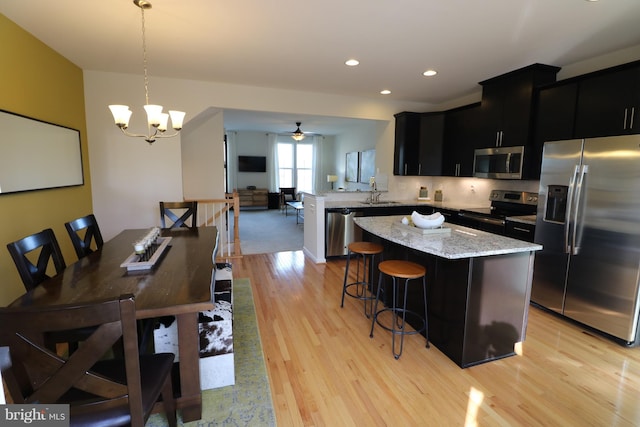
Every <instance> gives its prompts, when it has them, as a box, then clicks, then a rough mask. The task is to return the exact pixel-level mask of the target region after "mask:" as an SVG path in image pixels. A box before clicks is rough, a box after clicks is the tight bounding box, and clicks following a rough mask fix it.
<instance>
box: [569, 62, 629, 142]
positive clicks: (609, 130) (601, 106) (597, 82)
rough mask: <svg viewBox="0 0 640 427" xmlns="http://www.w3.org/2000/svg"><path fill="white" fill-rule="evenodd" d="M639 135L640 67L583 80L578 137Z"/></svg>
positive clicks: (580, 85)
mask: <svg viewBox="0 0 640 427" xmlns="http://www.w3.org/2000/svg"><path fill="white" fill-rule="evenodd" d="M635 133H640V64H638V62H635V63H632V64H628V65H626V66H621V67H615V68H612V69H609V70H605V71H604V72H599V73H594V74H591V75H587V76H586V77H584V78H583V79H581V80H580V83H579V92H578V103H577V109H576V127H575V137H577V138H590V137H599V136H613V135H626V134H635Z"/></svg>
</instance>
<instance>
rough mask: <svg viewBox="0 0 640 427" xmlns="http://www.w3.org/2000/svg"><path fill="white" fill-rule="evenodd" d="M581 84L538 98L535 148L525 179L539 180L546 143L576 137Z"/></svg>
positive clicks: (549, 90)
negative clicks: (579, 87)
mask: <svg viewBox="0 0 640 427" xmlns="http://www.w3.org/2000/svg"><path fill="white" fill-rule="evenodd" d="M577 98H578V82H576V81H569V82H561V83H557V84H555V85H551V86H547V87H544V88H540V89H539V90H538V91H537V96H536V100H537V102H536V112H535V115H534V122H535V128H534V135H533V146H532V149H531V150H530V151H531V153H530V154H531V155H530V162H529V163H528V169H525V175H526V176H527V178H530V179H539V178H540V166H541V164H542V150H543V148H544V143H545V142H546V141H559V140H563V139H571V138H573V135H574V123H575V116H576V100H577Z"/></svg>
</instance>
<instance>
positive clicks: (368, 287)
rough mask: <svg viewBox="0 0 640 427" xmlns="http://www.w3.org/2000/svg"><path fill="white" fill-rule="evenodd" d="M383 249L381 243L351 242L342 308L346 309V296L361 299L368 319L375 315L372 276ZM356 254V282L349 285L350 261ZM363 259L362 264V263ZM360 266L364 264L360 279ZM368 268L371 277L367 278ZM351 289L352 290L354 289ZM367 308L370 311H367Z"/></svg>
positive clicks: (345, 271)
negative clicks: (375, 262) (376, 258)
mask: <svg viewBox="0 0 640 427" xmlns="http://www.w3.org/2000/svg"><path fill="white" fill-rule="evenodd" d="M383 249H384V248H383V247H382V245H381V244H379V243H372V242H351V243H349V246H348V251H347V266H346V268H345V270H344V283H343V285H342V302H341V303H340V307H344V296H345V294H346V295H349V296H350V297H353V298H356V299H360V300H363V301H364V315H365V316H367V318H369V317H371V313H373V300H374V295H373V283H372V282H371V276H372V275H373V261H374V258H375V256H376V255H378V254H381V253H382V251H383ZM352 254H356V280H355V282H351V283H348V281H349V261H350V259H351V255H352ZM360 259H362V262H360ZM360 264H362V278H361V277H360ZM367 266H368V268H369V277H368V278H367ZM354 287H355V290H354V289H350V288H354ZM367 306H369V309H368V310H367Z"/></svg>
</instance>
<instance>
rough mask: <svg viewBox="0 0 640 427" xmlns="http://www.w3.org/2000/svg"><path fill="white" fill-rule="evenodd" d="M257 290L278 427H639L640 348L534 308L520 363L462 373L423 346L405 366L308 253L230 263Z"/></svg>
mask: <svg viewBox="0 0 640 427" xmlns="http://www.w3.org/2000/svg"><path fill="white" fill-rule="evenodd" d="M233 274H234V276H235V277H248V278H250V280H251V283H252V286H253V292H254V298H255V302H256V310H257V315H258V324H259V328H260V334H261V338H262V345H263V349H264V354H265V360H266V363H267V369H268V372H269V379H270V382H271V391H272V395H273V400H274V405H275V412H276V418H277V422H278V425H279V426H302V425H304V426H350V425H352V426H374V425H378V426H384V425H386V426H418V425H420V426H425V425H430V426H431V425H433V426H447V425H450V426H515V425H523V426H524V425H526V426H614V425H615V426H637V425H640V349H627V348H623V347H620V346H618V345H616V344H614V343H612V342H610V341H608V340H606V339H604V338H601V337H599V336H594V335H592V334H590V333H587V332H586V331H584V330H583V329H581V328H579V327H577V326H574V325H572V324H569V323H568V322H565V321H561V320H559V319H557V318H555V317H554V316H552V315H550V314H548V313H545V312H542V311H540V310H538V309H536V308H534V307H531V308H530V310H529V313H530V315H529V326H528V332H527V339H526V341H525V342H524V345H523V350H522V355H521V356H514V357H509V358H506V359H502V360H499V361H494V362H490V363H485V364H482V365H479V366H475V367H471V368H467V369H460V368H459V367H458V366H457V365H455V364H454V363H453V362H451V361H450V360H449V359H448V358H447V357H446V356H444V355H443V354H442V353H441V352H440V351H439V350H438V349H437V348H436V347H435V346H431V348H430V349H426V348H424V344H425V342H424V338H423V337H422V336H416V335H413V336H409V337H407V338H406V340H405V349H404V353H403V355H402V357H401V358H400V360H394V358H393V356H392V355H391V349H390V344H391V337H390V335H389V333H388V332H386V331H383V330H382V329H380V328H377V329H376V331H375V335H374V338H373V339H371V338H369V328H370V323H369V321H368V320H367V319H366V318H365V317H364V315H363V313H362V305H361V303H360V302H359V301H356V300H353V299H350V298H347V301H345V306H344V308H340V296H341V290H342V288H341V287H342V280H343V274H344V261H343V260H338V261H330V262H328V263H327V264H314V263H313V262H311V261H310V260H308V259H305V257H304V255H303V253H302V252H301V251H297V252H280V253H274V254H265V255H249V256H245V257H244V258H242V259H234V260H233Z"/></svg>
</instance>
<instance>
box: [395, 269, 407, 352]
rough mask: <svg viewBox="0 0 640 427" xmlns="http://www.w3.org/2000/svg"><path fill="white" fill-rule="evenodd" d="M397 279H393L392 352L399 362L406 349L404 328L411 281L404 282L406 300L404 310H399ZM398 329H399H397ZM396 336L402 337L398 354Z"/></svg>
mask: <svg viewBox="0 0 640 427" xmlns="http://www.w3.org/2000/svg"><path fill="white" fill-rule="evenodd" d="M396 280H397V279H396V278H395V277H393V308H392V313H393V322H392V323H391V324H392V326H391V352H392V353H393V357H394V358H395V359H396V360H398V359H400V356H401V355H402V349H403V348H404V327H405V324H406V323H405V322H406V318H407V294H408V292H407V285H408V283H409V279H405V280H404V300H403V308H402V309H399V308H398V305H397V300H396V294H397V291H398V289H397V284H396ZM398 311H401V312H402V323H399V322H398V319H399V317H400V316H398ZM396 328H397V329H396ZM396 335H400V351H398V352H396Z"/></svg>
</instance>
